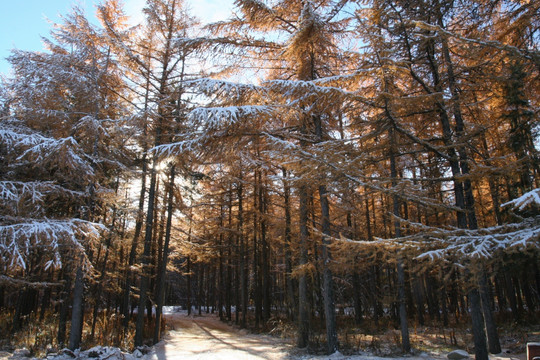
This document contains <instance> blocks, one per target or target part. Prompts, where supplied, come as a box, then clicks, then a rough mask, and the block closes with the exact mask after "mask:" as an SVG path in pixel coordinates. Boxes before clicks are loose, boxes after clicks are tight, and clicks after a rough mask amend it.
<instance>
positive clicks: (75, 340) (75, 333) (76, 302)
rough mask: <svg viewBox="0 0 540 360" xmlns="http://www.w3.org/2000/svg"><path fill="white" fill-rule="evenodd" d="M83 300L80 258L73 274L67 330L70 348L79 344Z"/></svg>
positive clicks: (77, 346) (76, 347) (74, 347)
mask: <svg viewBox="0 0 540 360" xmlns="http://www.w3.org/2000/svg"><path fill="white" fill-rule="evenodd" d="M83 301H84V276H83V269H82V259H81V263H80V264H79V267H78V268H77V274H76V276H75V286H74V288H73V308H72V310H71V329H70V332H69V345H68V348H69V349H70V350H75V349H78V348H79V347H80V346H81V337H82V328H83V315H84V314H83Z"/></svg>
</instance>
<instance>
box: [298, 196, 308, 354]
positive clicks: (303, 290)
mask: <svg viewBox="0 0 540 360" xmlns="http://www.w3.org/2000/svg"><path fill="white" fill-rule="evenodd" d="M298 196H299V198H300V223H299V224H300V258H299V262H298V267H299V268H300V276H299V278H298V339H297V345H298V347H299V348H305V347H306V346H308V343H309V310H308V293H307V274H306V271H307V269H306V267H307V264H308V244H307V243H308V237H309V232H308V219H309V214H308V211H309V209H308V199H309V195H308V190H307V187H306V185H301V186H300V188H299V189H298Z"/></svg>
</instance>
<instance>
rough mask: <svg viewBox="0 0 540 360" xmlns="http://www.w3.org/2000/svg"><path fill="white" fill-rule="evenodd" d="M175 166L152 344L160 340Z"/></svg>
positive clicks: (169, 197) (172, 172)
mask: <svg viewBox="0 0 540 360" xmlns="http://www.w3.org/2000/svg"><path fill="white" fill-rule="evenodd" d="M175 175H176V173H175V165H174V164H172V165H171V175H170V180H169V189H168V190H169V191H168V193H169V194H168V203H167V224H166V225H165V244H164V245H163V255H162V258H161V263H160V268H159V270H158V277H157V291H156V293H157V297H156V323H155V326H154V344H156V343H158V342H159V340H160V338H161V316H162V308H163V300H164V294H165V280H166V277H167V262H168V259H169V243H170V240H171V227H172V215H173V203H174V178H175Z"/></svg>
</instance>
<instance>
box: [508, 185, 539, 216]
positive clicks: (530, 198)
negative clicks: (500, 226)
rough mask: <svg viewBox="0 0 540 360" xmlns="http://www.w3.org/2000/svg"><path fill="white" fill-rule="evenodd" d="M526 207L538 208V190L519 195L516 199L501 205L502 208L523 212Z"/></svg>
mask: <svg viewBox="0 0 540 360" xmlns="http://www.w3.org/2000/svg"><path fill="white" fill-rule="evenodd" d="M527 206H534V207H537V208H538V207H540V189H534V190H531V191H529V192H526V193H525V194H523V195H521V196H520V197H518V198H517V199H514V200H511V201H508V202H506V203H504V204H502V205H501V207H502V208H505V207H507V208H511V209H514V210H519V211H521V210H523V209H525V208H526V207H527Z"/></svg>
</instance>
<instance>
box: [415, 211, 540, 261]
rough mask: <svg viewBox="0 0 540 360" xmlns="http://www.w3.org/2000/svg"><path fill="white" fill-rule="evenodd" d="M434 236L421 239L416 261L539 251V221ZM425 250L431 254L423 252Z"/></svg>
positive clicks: (459, 230)
mask: <svg viewBox="0 0 540 360" xmlns="http://www.w3.org/2000/svg"><path fill="white" fill-rule="evenodd" d="M437 232H438V233H437V234H425V235H424V236H423V238H422V240H423V241H422V243H423V247H424V250H423V251H422V253H421V254H420V255H419V256H418V258H419V259H420V258H428V259H431V260H434V259H437V258H445V257H448V256H450V255H456V256H457V257H459V258H490V257H491V256H492V255H493V254H494V253H495V252H498V251H501V250H502V251H511V252H513V251H524V250H526V249H529V248H535V249H539V248H540V217H534V218H529V219H526V220H525V221H523V222H521V223H515V224H506V225H501V226H495V227H490V228H485V229H478V230H462V229H457V230H443V229H439V230H438V231H437ZM415 237H417V238H418V237H419V236H418V235H416V236H415ZM425 248H428V249H431V250H428V251H425Z"/></svg>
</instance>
